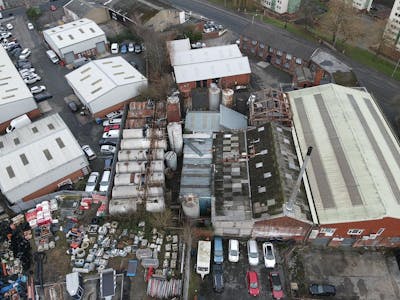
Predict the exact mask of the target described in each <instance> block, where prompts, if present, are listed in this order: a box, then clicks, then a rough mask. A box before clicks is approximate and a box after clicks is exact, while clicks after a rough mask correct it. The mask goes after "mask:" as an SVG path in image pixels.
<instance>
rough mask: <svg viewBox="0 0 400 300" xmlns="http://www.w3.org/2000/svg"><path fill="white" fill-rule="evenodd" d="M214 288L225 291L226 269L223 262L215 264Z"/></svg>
mask: <svg viewBox="0 0 400 300" xmlns="http://www.w3.org/2000/svg"><path fill="white" fill-rule="evenodd" d="M212 270H213V288H214V291H215V292H216V293H222V292H223V291H224V270H223V267H222V265H221V264H213V266H212Z"/></svg>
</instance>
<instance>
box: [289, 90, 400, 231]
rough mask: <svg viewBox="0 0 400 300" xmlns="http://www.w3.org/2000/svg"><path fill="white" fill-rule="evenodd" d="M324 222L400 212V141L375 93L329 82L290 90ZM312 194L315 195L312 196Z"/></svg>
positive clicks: (297, 133) (301, 149)
mask: <svg viewBox="0 0 400 300" xmlns="http://www.w3.org/2000/svg"><path fill="white" fill-rule="evenodd" d="M288 95H289V99H290V103H291V107H292V110H293V121H294V126H295V136H296V138H297V140H298V144H299V147H298V151H299V152H300V153H301V155H304V154H305V153H306V152H307V148H308V147H309V146H312V147H313V148H314V150H313V152H312V154H311V161H310V164H309V165H308V168H307V177H308V181H309V185H310V188H311V194H312V198H313V199H310V200H309V203H310V205H313V206H314V207H315V210H316V213H317V215H318V219H319V222H320V224H333V223H344V222H355V221H365V220H374V219H380V218H383V217H394V218H400V188H399V187H400V176H399V174H400V147H399V143H398V140H397V139H396V136H395V135H394V133H393V131H392V130H391V128H390V126H389V124H388V122H387V120H386V119H385V118H384V116H383V114H382V112H381V110H380V109H379V107H378V105H377V104H376V103H375V101H374V99H373V98H372V96H371V95H370V94H369V93H368V92H367V91H365V90H362V89H356V88H348V87H343V86H339V85H335V84H327V85H321V86H316V87H312V88H307V89H302V90H297V91H292V92H289V93H288ZM312 200H313V201H312Z"/></svg>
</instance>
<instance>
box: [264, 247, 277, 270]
mask: <svg viewBox="0 0 400 300" xmlns="http://www.w3.org/2000/svg"><path fill="white" fill-rule="evenodd" d="M262 247H263V254H264V265H265V267H266V268H267V269H268V268H272V269H273V268H275V264H276V260H275V253H274V245H273V244H272V243H268V242H265V243H263V245H262Z"/></svg>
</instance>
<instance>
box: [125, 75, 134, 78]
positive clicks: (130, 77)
mask: <svg viewBox="0 0 400 300" xmlns="http://www.w3.org/2000/svg"><path fill="white" fill-rule="evenodd" d="M135 77H136V76H134V75H132V76H127V77H124V79H131V78H135Z"/></svg>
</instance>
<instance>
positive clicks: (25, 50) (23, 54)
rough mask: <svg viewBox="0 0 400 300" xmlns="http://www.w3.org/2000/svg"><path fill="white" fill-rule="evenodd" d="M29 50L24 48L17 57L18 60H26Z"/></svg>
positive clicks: (29, 53)
mask: <svg viewBox="0 0 400 300" xmlns="http://www.w3.org/2000/svg"><path fill="white" fill-rule="evenodd" d="M31 53H32V52H31V49H29V48H25V49H24V50H22V52H21V54H20V55H19V59H27V58H28V57H29V56H30V55H31Z"/></svg>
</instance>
